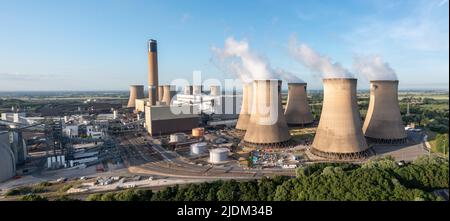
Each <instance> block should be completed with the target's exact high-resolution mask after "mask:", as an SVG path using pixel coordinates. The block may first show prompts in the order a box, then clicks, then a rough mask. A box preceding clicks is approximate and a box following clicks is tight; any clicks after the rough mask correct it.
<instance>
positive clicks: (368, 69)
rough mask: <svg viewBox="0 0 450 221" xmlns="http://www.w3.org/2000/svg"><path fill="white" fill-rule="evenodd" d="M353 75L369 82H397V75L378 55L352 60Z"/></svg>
mask: <svg viewBox="0 0 450 221" xmlns="http://www.w3.org/2000/svg"><path fill="white" fill-rule="evenodd" d="M353 69H354V72H355V73H358V74H359V75H362V76H364V77H365V78H367V79H368V80H370V81H377V80H378V81H379V80H397V74H396V73H395V70H394V69H392V68H391V66H390V65H389V64H388V63H387V62H384V61H383V58H382V57H381V56H378V55H358V56H355V57H354V59H353Z"/></svg>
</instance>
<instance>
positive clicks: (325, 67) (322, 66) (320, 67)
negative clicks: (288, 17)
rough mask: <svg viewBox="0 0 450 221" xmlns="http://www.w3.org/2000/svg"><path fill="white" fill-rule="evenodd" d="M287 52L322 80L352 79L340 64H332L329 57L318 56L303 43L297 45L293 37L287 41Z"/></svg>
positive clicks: (351, 75)
mask: <svg viewBox="0 0 450 221" xmlns="http://www.w3.org/2000/svg"><path fill="white" fill-rule="evenodd" d="M289 51H290V53H291V55H292V56H293V57H294V58H295V59H296V60H297V61H299V62H300V63H302V64H303V65H304V66H305V67H307V68H308V69H310V70H311V71H313V72H314V73H317V74H319V75H320V76H321V77H322V78H353V74H351V73H350V72H349V71H348V70H347V69H345V68H344V67H342V65H341V64H340V63H337V62H335V63H333V62H332V61H331V59H330V58H329V57H327V56H325V55H321V54H319V53H318V52H316V51H314V49H312V48H311V47H309V46H308V45H306V44H304V43H302V44H298V43H297V39H296V37H295V36H292V37H291V38H290V40H289Z"/></svg>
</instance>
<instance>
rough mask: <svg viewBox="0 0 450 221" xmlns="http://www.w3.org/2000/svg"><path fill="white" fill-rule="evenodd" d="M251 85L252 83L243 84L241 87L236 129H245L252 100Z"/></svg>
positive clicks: (248, 120)
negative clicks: (240, 104)
mask: <svg viewBox="0 0 450 221" xmlns="http://www.w3.org/2000/svg"><path fill="white" fill-rule="evenodd" d="M252 94H253V87H252V83H248V84H244V86H243V87H242V106H241V112H240V113H239V118H238V121H237V123H236V129H238V130H244V131H245V130H247V125H248V123H249V122H250V113H251V109H252V100H253V96H252Z"/></svg>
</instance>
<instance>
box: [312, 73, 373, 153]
mask: <svg viewBox="0 0 450 221" xmlns="http://www.w3.org/2000/svg"><path fill="white" fill-rule="evenodd" d="M356 83H357V80H356V79H348V78H328V79H323V84H324V89H323V90H324V95H323V96H324V97H323V107H322V114H321V116H320V122H319V126H318V128H317V131H316V135H315V137H314V141H313V144H312V148H311V153H313V154H315V155H317V156H320V157H325V158H328V159H335V160H351V159H361V158H365V157H367V156H368V155H369V153H370V152H369V147H368V146H367V143H366V140H365V138H364V135H363V132H362V122H361V115H360V113H359V110H358V104H357V98H356Z"/></svg>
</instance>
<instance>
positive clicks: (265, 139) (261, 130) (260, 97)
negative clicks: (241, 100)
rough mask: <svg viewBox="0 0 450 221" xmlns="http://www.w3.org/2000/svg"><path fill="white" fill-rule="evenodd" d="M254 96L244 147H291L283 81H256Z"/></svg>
mask: <svg viewBox="0 0 450 221" xmlns="http://www.w3.org/2000/svg"><path fill="white" fill-rule="evenodd" d="M253 95H254V99H253V104H252V110H251V115H250V123H249V124H248V126H247V131H246V132H245V136H244V145H245V146H247V147H256V148H261V147H262V148H265V147H269V148H279V147H287V146H290V145H291V144H292V143H291V142H290V141H291V135H290V134H289V129H288V126H287V124H286V119H285V118H284V113H283V108H282V106H281V80H255V81H254V83H253Z"/></svg>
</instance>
